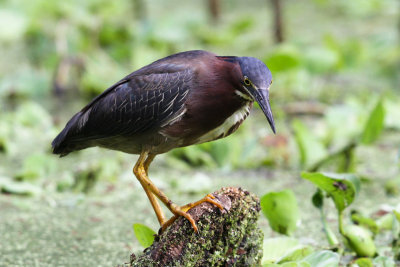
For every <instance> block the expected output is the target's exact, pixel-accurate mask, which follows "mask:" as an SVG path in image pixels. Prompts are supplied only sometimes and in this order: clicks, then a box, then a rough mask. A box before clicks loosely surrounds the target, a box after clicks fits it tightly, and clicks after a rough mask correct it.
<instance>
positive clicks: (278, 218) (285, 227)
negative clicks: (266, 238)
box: [261, 190, 299, 235]
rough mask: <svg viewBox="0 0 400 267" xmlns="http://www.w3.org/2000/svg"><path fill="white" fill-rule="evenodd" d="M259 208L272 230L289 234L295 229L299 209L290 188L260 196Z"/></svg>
mask: <svg viewBox="0 0 400 267" xmlns="http://www.w3.org/2000/svg"><path fill="white" fill-rule="evenodd" d="M261 209H262V211H263V213H264V215H265V217H267V219H268V221H269V224H270V225H271V228H272V229H273V230H274V231H276V232H279V233H281V234H285V235H290V234H291V233H292V232H293V231H294V230H295V229H296V226H297V223H298V221H299V210H298V206H297V201H296V198H295V196H294V194H293V192H292V191H291V190H284V191H281V192H271V193H268V194H266V195H264V196H263V197H262V198H261Z"/></svg>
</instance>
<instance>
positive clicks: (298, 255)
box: [278, 245, 314, 264]
mask: <svg viewBox="0 0 400 267" xmlns="http://www.w3.org/2000/svg"><path fill="white" fill-rule="evenodd" d="M313 251H314V249H313V248H312V247H310V246H302V245H300V246H297V247H296V248H294V249H292V250H290V251H288V252H287V253H286V255H284V256H283V257H282V258H281V259H279V260H278V263H281V264H282V263H285V262H292V261H299V260H301V259H303V258H305V257H306V256H307V255H310V254H311V253H312V252H313Z"/></svg>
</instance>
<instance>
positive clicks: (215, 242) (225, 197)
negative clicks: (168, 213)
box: [128, 187, 263, 267]
mask: <svg viewBox="0 0 400 267" xmlns="http://www.w3.org/2000/svg"><path fill="white" fill-rule="evenodd" d="M212 195H214V196H215V200H216V201H218V202H220V203H221V204H222V205H223V207H224V210H220V209H219V208H218V207H215V206H214V205H212V204H210V203H202V204H201V205H198V206H196V207H194V208H192V209H191V210H189V211H188V212H189V214H190V215H192V217H193V219H194V220H195V221H196V223H197V227H198V228H199V231H198V233H195V232H194V231H193V228H192V227H191V225H190V223H189V222H188V221H187V220H186V219H185V218H182V217H180V218H178V219H177V220H176V221H175V222H174V223H173V224H172V225H171V226H170V227H168V228H167V229H166V230H165V231H164V232H163V233H159V235H157V236H156V237H155V240H154V243H153V244H152V245H151V246H150V247H148V248H146V249H145V250H144V252H143V254H141V255H140V256H139V257H137V258H136V257H135V255H134V254H132V255H131V262H130V265H128V266H131V267H133V266H258V265H260V263H261V258H262V254H263V251H262V243H263V233H262V231H261V230H260V228H258V225H257V220H258V217H259V212H260V209H261V208H260V201H259V199H258V197H256V196H255V195H254V194H252V193H249V192H247V191H245V190H243V189H241V188H233V187H228V188H222V189H220V190H218V191H217V192H215V193H213V194H212Z"/></svg>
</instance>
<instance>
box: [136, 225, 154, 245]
mask: <svg viewBox="0 0 400 267" xmlns="http://www.w3.org/2000/svg"><path fill="white" fill-rule="evenodd" d="M133 231H134V232H135V236H136V238H137V240H138V241H139V243H140V245H142V246H143V247H144V248H147V247H149V246H151V244H153V241H154V235H155V234H156V233H155V232H154V231H153V230H152V229H151V228H149V227H147V226H146V225H143V224H140V223H135V224H133Z"/></svg>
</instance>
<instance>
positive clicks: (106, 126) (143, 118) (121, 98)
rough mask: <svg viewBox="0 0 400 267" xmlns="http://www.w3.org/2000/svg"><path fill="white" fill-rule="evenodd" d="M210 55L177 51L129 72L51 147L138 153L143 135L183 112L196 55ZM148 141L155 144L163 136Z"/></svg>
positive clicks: (62, 152) (72, 121) (63, 151)
mask: <svg viewBox="0 0 400 267" xmlns="http://www.w3.org/2000/svg"><path fill="white" fill-rule="evenodd" d="M214 56H215V55H214V54H212V53H209V52H205V51H189V52H184V53H179V54H175V55H172V56H169V57H166V58H164V59H160V60H158V61H155V62H154V63H152V64H150V65H147V66H145V67H143V68H141V69H139V70H137V71H135V72H133V73H131V74H129V75H128V76H126V77H125V78H123V79H122V80H121V81H119V82H117V83H116V84H114V85H113V86H111V87H110V88H108V89H107V90H105V91H104V92H103V93H102V94H100V95H99V96H97V97H95V98H94V99H93V100H92V101H91V102H90V103H89V104H88V105H87V106H85V107H84V108H83V109H82V110H81V111H80V112H78V113H77V114H75V115H74V116H73V117H72V118H71V119H70V121H69V122H68V123H67V125H66V126H65V128H64V129H63V131H62V132H61V133H60V134H59V135H58V136H57V137H56V138H55V139H54V141H53V142H52V146H53V152H54V153H55V154H60V155H61V156H64V155H67V154H68V153H70V152H72V151H76V150H81V149H84V148H87V147H92V146H103V147H106V148H110V149H116V150H122V151H125V152H129V153H140V152H141V151H140V150H141V143H143V142H144V140H143V138H147V137H149V136H150V137H151V135H152V133H155V132H158V129H159V128H160V127H163V126H165V125H168V124H169V123H172V122H174V120H176V119H178V118H179V116H180V115H181V114H182V111H183V110H184V104H185V100H186V98H187V96H188V93H189V89H190V88H191V86H192V82H193V79H194V77H195V75H196V73H195V72H196V61H197V60H199V61H201V58H204V57H214ZM187 62H191V63H193V62H194V64H187ZM135 139H136V140H135ZM153 139H154V138H153ZM126 142H128V143H126ZM146 142H147V143H148V142H150V143H151V142H154V145H157V142H161V141H160V140H147V139H146ZM124 143H125V144H124ZM150 145H151V144H150ZM128 146H131V148H128Z"/></svg>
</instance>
